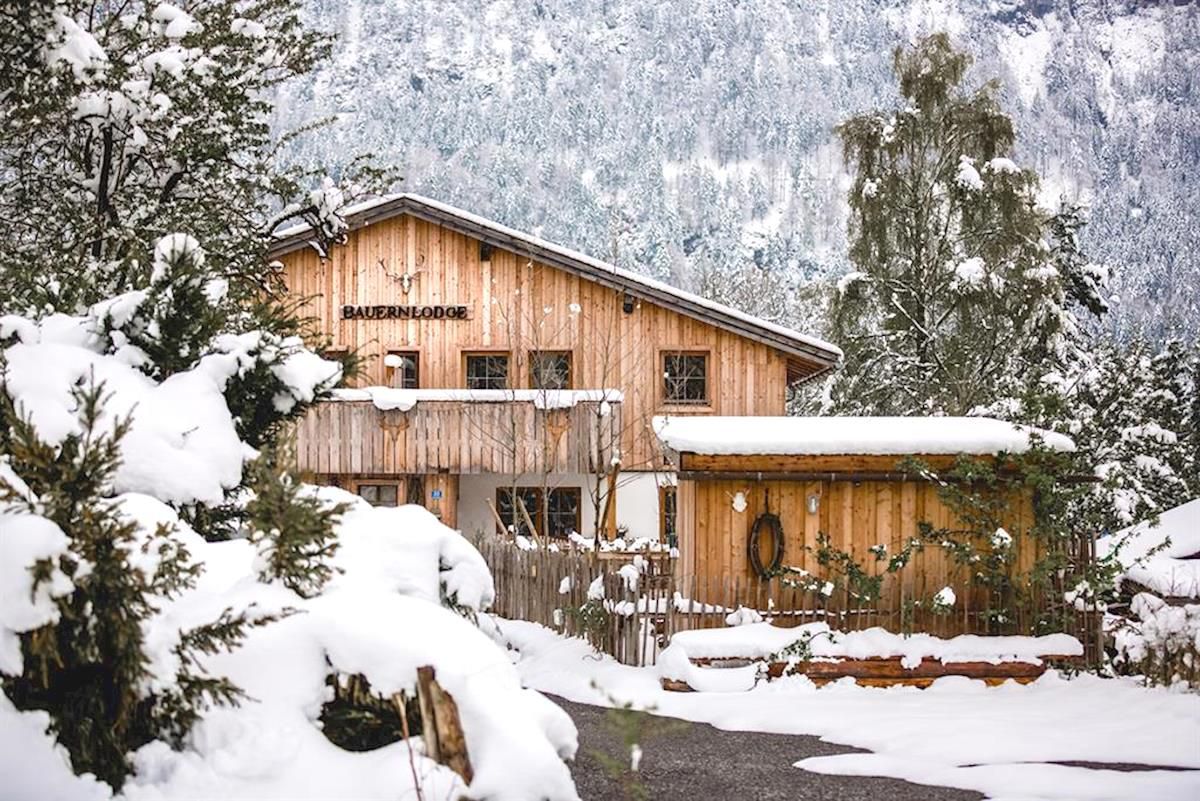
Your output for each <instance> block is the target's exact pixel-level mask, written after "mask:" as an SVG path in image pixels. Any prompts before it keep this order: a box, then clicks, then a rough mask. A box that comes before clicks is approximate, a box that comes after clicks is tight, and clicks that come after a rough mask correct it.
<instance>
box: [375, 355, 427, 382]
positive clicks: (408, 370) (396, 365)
mask: <svg viewBox="0 0 1200 801" xmlns="http://www.w3.org/2000/svg"><path fill="white" fill-rule="evenodd" d="M383 366H384V369H385V370H386V371H387V383H388V386H389V387H395V388H396V389H418V388H419V387H420V386H421V371H420V367H421V354H419V353H417V352H416V351H415V350H389V351H388V352H387V355H386V356H384V357H383Z"/></svg>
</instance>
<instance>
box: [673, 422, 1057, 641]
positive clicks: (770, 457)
mask: <svg viewBox="0 0 1200 801" xmlns="http://www.w3.org/2000/svg"><path fill="white" fill-rule="evenodd" d="M655 430H656V432H657V434H658V437H659V439H660V441H661V442H662V443H663V445H664V447H665V448H666V449H667V452H668V453H669V454H670V456H671V458H672V459H673V461H674V462H675V464H676V466H677V469H678V479H679V490H678V492H679V499H680V504H679V508H680V516H679V526H678V528H679V560H678V565H677V572H678V573H679V574H681V575H691V574H695V575H699V574H714V573H715V574H725V575H729V576H732V577H734V580H737V581H741V582H743V583H745V584H747V585H750V584H753V583H756V582H760V581H762V580H763V578H764V576H763V575H762V571H761V569H759V568H760V566H761V565H765V566H768V567H769V566H770V564H771V563H772V562H774V563H775V564H776V566H777V567H786V568H791V569H793V570H794V571H799V574H800V575H803V574H804V573H807V574H808V575H810V576H813V577H815V578H817V579H823V578H824V577H825V576H826V575H827V574H828V573H829V572H830V566H829V565H822V564H820V563H819V556H818V553H817V552H818V550H819V547H820V542H819V538H821V535H824V537H825V538H827V539H826V545H827V549H832V550H835V551H840V552H843V553H845V554H848V555H849V556H850V557H852V558H853V560H854V561H855V563H857V564H858V565H859V566H860V567H861V568H862V569H863V570H864V571H865V572H866V573H867V574H869V575H882V574H883V573H884V572H885V571H886V566H887V558H889V557H890V556H891V555H894V554H896V553H899V552H901V551H902V550H903V549H904V547H905V545H906V543H909V542H910V541H911V540H912V539H913V538H914V537H916V536H917V535H918V526H919V524H921V523H922V522H925V523H929V524H930V525H931V526H932V527H933V528H934V529H950V530H955V529H961V528H963V525H962V522H961V521H960V520H958V519H956V515H955V513H954V511H953V510H952V509H951V508H950V506H949V505H948V504H947V503H946V501H945V500H944V499H943V497H942V494H941V493H940V492H939V484H938V483H937V482H936V481H933V480H931V479H930V476H928V475H920V474H918V473H914V472H913V471H912V469H911V468H909V469H907V470H906V466H907V465H911V464H912V462H910V461H909V460H910V459H915V460H919V461H920V462H921V463H923V464H925V465H927V466H928V467H930V468H932V469H933V470H935V471H937V470H947V469H949V468H951V467H952V466H953V464H954V463H955V461H956V460H957V459H958V458H959V457H960V456H963V455H966V456H975V457H978V458H980V459H985V460H993V459H995V457H996V454H997V453H1000V452H1007V453H1010V454H1017V453H1022V452H1024V451H1027V450H1028V449H1029V448H1030V447H1031V446H1032V443H1033V441H1034V439H1035V438H1037V439H1040V441H1041V442H1042V443H1043V445H1044V446H1045V447H1048V448H1051V449H1056V450H1073V448H1074V445H1073V444H1072V443H1071V441H1070V440H1069V439H1068V438H1066V437H1063V436H1061V435H1057V434H1053V433H1048V432H1033V431H1030V430H1028V429H1023V428H1021V427H1018V426H1014V425H1011V424H1009V423H1005V422H1002V421H999V420H993V419H987V418H951V417H927V418H903V417H855V418H839V417H774V418H771V417H758V418H722V417H683V416H675V417H659V418H657V419H656V420H655ZM1005 509H1006V514H1005V517H1004V520H1003V525H1002V528H1003V529H1004V535H1002V536H1010V537H1011V538H1012V540H1011V545H1009V546H1007V547H1011V549H1012V560H1011V561H1012V564H1013V569H1014V572H1023V571H1027V570H1028V568H1029V567H1031V566H1032V565H1033V563H1034V561H1035V560H1036V559H1037V547H1038V546H1037V543H1036V542H1033V541H1031V540H1030V538H1028V537H1026V536H1024V533H1025V532H1027V531H1028V530H1029V529H1030V528H1031V526H1032V524H1033V503H1032V497H1031V494H1030V493H1020V494H1017V495H1014V497H1012V498H1010V499H1009V500H1008V502H1007V504H1006V506H1005ZM767 518H774V519H775V520H776V521H777V523H776V524H774V525H763V521H764V520H766V519H767ZM756 529H757V530H756ZM780 539H781V540H782V542H781V543H780V542H779V540H780ZM777 546H781V547H780V551H781V554H779V555H778V556H776V554H775V548H776V547H777ZM755 549H757V551H758V555H759V564H757V565H756V564H755V563H754V559H753V557H754V554H753V551H754V550H755ZM969 573H970V571H969V570H964V569H963V568H962V566H961V565H959V564H956V563H955V561H954V560H953V559H952V558H951V557H950V556H949V555H948V554H947V553H946V552H945V549H943V548H940V547H927V548H923V549H920V550H919V552H917V553H915V555H914V556H913V560H912V564H911V566H910V568H909V569H906V570H904V571H900V572H897V573H896V574H895V575H888V576H886V577H885V580H884V584H883V593H882V597H881V598H880V599H879V600H878V604H877V605H876V609H875V611H882V612H884V613H896V612H897V611H898V610H899V609H900V607H901V606H902V605H903V604H904V603H905V600H906V599H907V601H908V602H909V603H910V604H911V603H912V602H914V601H923V602H924V603H925V604H926V605H928V603H929V600H930V599H931V598H932V597H933V596H934V595H935V594H936V593H938V592H939V591H940V590H942V588H946V587H949V588H950V589H951V590H952V592H953V594H954V595H953V596H947V597H956V598H957V599H960V600H961V606H962V608H964V609H967V608H969V607H970V605H971V603H972V598H973V596H974V597H977V596H978V590H977V588H975V587H973V586H972V582H971V580H970V575H969ZM831 603H836V599H831ZM979 603H982V602H979ZM977 605H978V604H977ZM957 628H958V629H969V628H971V627H970V626H962V627H957Z"/></svg>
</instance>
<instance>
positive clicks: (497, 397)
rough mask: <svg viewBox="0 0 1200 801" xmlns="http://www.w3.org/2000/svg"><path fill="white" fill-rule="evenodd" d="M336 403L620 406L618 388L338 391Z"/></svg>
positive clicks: (402, 406) (384, 406) (379, 405)
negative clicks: (454, 402)
mask: <svg viewBox="0 0 1200 801" xmlns="http://www.w3.org/2000/svg"><path fill="white" fill-rule="evenodd" d="M333 400H335V401H370V402H371V403H373V404H375V408H377V409H380V410H382V411H391V410H392V409H399V410H400V411H402V412H407V411H408V410H409V409H412V408H413V407H415V406H416V405H417V404H418V403H421V402H433V401H461V402H466V403H509V402H512V401H517V402H522V403H532V404H533V405H534V406H535V407H536V408H538V409H573V408H575V406H577V405H578V404H580V403H620V402H621V401H623V400H624V395H623V394H622V393H621V391H620V390H617V389H395V388H394V387H362V388H358V389H336V390H334V392H333Z"/></svg>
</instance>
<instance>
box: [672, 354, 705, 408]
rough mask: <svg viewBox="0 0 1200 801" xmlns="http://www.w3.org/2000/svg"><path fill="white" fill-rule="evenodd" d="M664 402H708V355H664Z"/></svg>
mask: <svg viewBox="0 0 1200 801" xmlns="http://www.w3.org/2000/svg"><path fill="white" fill-rule="evenodd" d="M663 400H664V401H665V402H666V403H690V404H704V403H707V402H708V354H706V353H665V354H663Z"/></svg>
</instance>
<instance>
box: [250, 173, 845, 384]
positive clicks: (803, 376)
mask: <svg viewBox="0 0 1200 801" xmlns="http://www.w3.org/2000/svg"><path fill="white" fill-rule="evenodd" d="M402 215H411V216H413V217H415V218H417V219H421V220H425V221H426V222H430V223H433V224H435V225H440V226H443V227H445V228H447V229H450V230H452V231H456V232H458V233H460V234H463V235H465V236H468V237H470V238H472V239H475V240H478V241H479V242H482V243H485V244H487V245H489V246H491V247H494V248H498V249H501V250H506V251H508V252H510V253H515V254H517V255H518V256H522V257H524V258H528V259H531V260H534V261H537V262H540V263H542V264H546V265H549V266H551V267H555V268H557V269H560V270H563V271H565V272H567V273H571V274H573V275H576V276H579V277H581V278H583V279H586V280H588V281H593V282H595V283H598V284H600V285H602V286H606V287H609V288H611V289H614V290H617V291H619V292H623V293H625V294H626V295H629V296H631V297H633V298H635V299H638V300H641V301H645V302H648V303H651V304H654V305H656V306H660V307H662V308H665V309H669V310H671V311H674V312H676V313H678V314H682V315H684V316H687V317H691V318H693V319H696V320H699V321H701V322H704V323H707V324H709V325H712V326H715V327H717V328H720V329H724V330H726V331H729V332H731V333H733V334H736V335H738V336H741V337H744V338H746V339H750V340H753V341H755V342H759V343H761V344H764V345H767V346H769V347H771V348H773V349H775V350H777V351H780V352H782V353H783V354H785V356H786V357H787V374H788V380H789V381H790V382H794V381H806V380H810V379H812V378H815V377H816V376H819V375H821V374H823V373H826V372H828V371H829V370H832V369H834V368H836V367H837V366H838V364H839V363H840V361H841V357H842V351H841V350H840V349H839V348H838V347H837V346H836V345H832V344H830V343H828V342H825V341H823V340H821V339H818V338H816V337H811V336H808V335H806V334H802V333H800V332H798V331H793V330H791V329H789V328H786V327H784V326H780V325H776V324H775V323H772V322H769V321H767V320H763V319H761V318H758V317H755V316H753V315H750V314H746V313H744V312H741V311H738V310H737V309H734V308H732V307H730V306H726V305H724V304H721V303H717V302H715V301H711V300H708V299H707V298H702V297H700V296H699V295H694V294H692V293H690V292H685V291H683V290H681V289H677V288H676V287H673V286H671V285H669V284H665V283H663V282H661V281H656V280H654V279H652V278H649V277H647V276H644V275H640V274H638V273H634V272H631V271H629V270H623V269H621V268H619V267H617V266H616V265H613V264H609V263H607V262H603V261H600V260H599V259H594V258H592V257H591V256H588V255H586V254H583V253H580V252H578V251H574V250H571V249H569V248H565V247H562V246H560V245H556V244H554V243H552V242H547V241H546V240H543V239H540V238H538V237H535V236H533V235H532V234H529V233H526V232H523V231H518V230H515V229H512V228H508V227H507V226H504V225H501V224H500V223H497V222H494V221H492V220H487V219H485V218H483V217H478V216H476V215H474V214H471V213H469V212H466V211H463V210H462V209H459V208H455V207H454V206H449V205H447V204H444V203H440V202H438V201H436V200H431V199H430V198H426V197H422V196H420V195H414V194H400V195H390V196H388V197H384V198H381V199H379V200H374V201H370V202H368V203H364V204H361V205H359V206H357V207H354V208H352V209H351V210H350V211H349V213H347V214H346V215H345V216H346V222H347V224H348V226H349V229H348V233H349V234H351V235H352V234H353V233H354V232H356V231H359V230H361V229H364V228H366V227H367V226H369V225H371V224H372V223H376V222H380V221H382V220H388V219H392V218H394V217H399V216H402ZM312 245H314V243H313V241H312V237H311V228H309V226H307V225H304V226H297V227H294V228H290V229H287V230H285V231H282V232H280V234H279V236H278V237H277V241H276V244H275V247H274V248H273V249H272V251H271V257H272V258H279V257H281V256H284V255H286V254H288V253H292V252H294V251H297V250H301V249H303V248H306V247H309V246H312Z"/></svg>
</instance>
